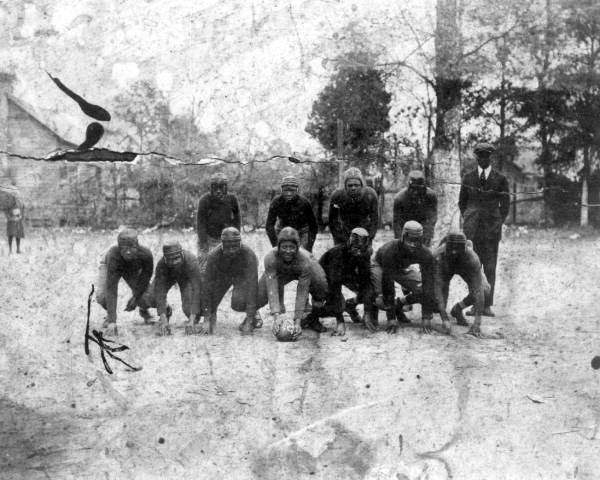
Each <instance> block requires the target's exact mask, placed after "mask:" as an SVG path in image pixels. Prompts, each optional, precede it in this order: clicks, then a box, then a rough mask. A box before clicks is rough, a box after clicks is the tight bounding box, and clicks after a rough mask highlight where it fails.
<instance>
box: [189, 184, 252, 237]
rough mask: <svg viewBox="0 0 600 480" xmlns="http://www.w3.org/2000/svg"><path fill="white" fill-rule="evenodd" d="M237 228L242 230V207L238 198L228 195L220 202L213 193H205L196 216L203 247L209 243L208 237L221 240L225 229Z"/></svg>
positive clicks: (197, 230)
mask: <svg viewBox="0 0 600 480" xmlns="http://www.w3.org/2000/svg"><path fill="white" fill-rule="evenodd" d="M227 227H235V228H237V229H238V230H240V227H241V220H240V207H239V205H238V201H237V198H235V196H234V195H231V194H228V195H226V196H225V198H224V199H223V200H219V199H218V198H217V197H215V196H214V195H212V194H211V193H205V194H204V195H202V197H200V201H199V202H198V213H197V215H196V232H197V233H198V243H199V245H200V246H201V247H203V246H205V245H206V244H207V242H208V237H211V238H213V239H220V238H221V232H222V231H223V229H224V228H227Z"/></svg>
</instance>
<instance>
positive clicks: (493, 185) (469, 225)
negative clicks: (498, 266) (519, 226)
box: [458, 168, 510, 242]
mask: <svg viewBox="0 0 600 480" xmlns="http://www.w3.org/2000/svg"><path fill="white" fill-rule="evenodd" d="M458 207H459V208H460V213H461V214H462V217H463V231H464V232H465V235H466V236H467V238H468V239H470V240H473V239H475V238H478V239H483V240H488V241H496V242H498V241H500V238H501V237H502V224H503V223H504V220H505V219H506V216H507V215H508V211H509V208H510V196H509V194H508V181H507V180H506V177H505V176H504V175H502V174H501V173H500V172H497V171H496V170H494V169H493V168H492V170H491V171H490V174H489V176H488V178H487V180H486V182H485V185H484V186H483V188H482V187H481V186H480V181H479V173H478V170H477V168H476V169H475V170H473V171H471V172H469V173H467V174H466V175H465V176H464V177H463V179H462V184H461V187H460V194H459V199H458Z"/></svg>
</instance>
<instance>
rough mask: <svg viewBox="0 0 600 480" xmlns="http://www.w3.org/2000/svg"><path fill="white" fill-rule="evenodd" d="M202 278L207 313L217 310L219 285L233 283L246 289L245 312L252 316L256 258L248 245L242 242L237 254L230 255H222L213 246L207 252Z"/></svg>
mask: <svg viewBox="0 0 600 480" xmlns="http://www.w3.org/2000/svg"><path fill="white" fill-rule="evenodd" d="M204 279H205V282H204V284H205V285H204V291H205V293H206V302H207V305H206V307H207V310H208V313H209V314H211V313H214V312H216V311H217V307H218V305H215V304H214V303H215V299H216V298H217V297H218V295H217V294H216V293H217V291H219V290H221V289H222V288H221V285H224V284H225V285H227V286H229V285H232V284H233V285H234V288H244V289H245V290H246V294H247V295H246V314H247V315H248V316H249V317H251V318H254V314H255V313H256V294H257V289H258V259H257V258H256V254H255V253H254V252H253V251H252V249H251V248H250V247H248V246H247V245H244V244H243V243H242V244H241V247H240V251H239V252H238V253H237V255H235V256H231V257H228V256H227V255H224V254H223V249H222V248H220V247H219V248H214V249H213V250H212V251H211V252H210V253H209V254H208V259H207V261H206V272H205V277H204ZM225 291H226V289H225ZM219 300H220V298H219Z"/></svg>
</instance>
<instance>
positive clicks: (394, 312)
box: [365, 220, 448, 333]
mask: <svg viewBox="0 0 600 480" xmlns="http://www.w3.org/2000/svg"><path fill="white" fill-rule="evenodd" d="M422 238H423V227H422V226H421V224H420V223H419V222H415V221H412V220H411V221H408V222H406V223H405V224H404V227H403V228H402V237H401V238H399V239H397V240H391V241H389V242H387V243H386V244H384V245H383V246H382V247H380V248H379V250H377V252H376V253H375V255H374V256H373V260H372V263H371V278H372V281H373V288H374V289H375V295H376V298H375V305H376V306H377V307H378V308H382V309H384V310H385V311H386V315H387V319H388V327H387V332H388V333H396V331H397V330H398V326H399V320H400V321H402V322H403V323H407V322H408V320H407V319H406V317H404V313H402V308H401V307H402V305H399V307H400V308H396V305H395V301H394V297H395V287H394V282H396V283H399V284H400V285H401V286H402V287H403V288H404V289H406V290H407V291H408V292H409V293H408V294H407V295H406V297H405V299H404V304H413V303H420V304H421V328H422V330H423V332H424V333H430V332H431V319H432V318H433V307H434V283H433V254H432V253H431V250H429V249H428V248H427V247H425V246H424V245H423V244H422ZM415 264H417V265H419V267H420V270H421V271H420V273H419V272H417V271H415V270H412V269H410V268H409V267H410V266H411V265H415ZM375 322H376V319H374V318H371V317H370V316H369V315H365V326H366V327H367V328H368V329H369V330H371V331H375V330H376V323H375ZM444 329H445V331H448V328H447V325H446V326H445V327H444Z"/></svg>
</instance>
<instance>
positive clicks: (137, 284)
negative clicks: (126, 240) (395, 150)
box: [105, 245, 154, 322]
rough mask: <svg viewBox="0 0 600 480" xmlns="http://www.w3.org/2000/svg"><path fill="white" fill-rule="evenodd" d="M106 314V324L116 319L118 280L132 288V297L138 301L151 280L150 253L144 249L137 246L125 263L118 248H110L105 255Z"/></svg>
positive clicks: (151, 259) (151, 263) (151, 260)
mask: <svg viewBox="0 0 600 480" xmlns="http://www.w3.org/2000/svg"><path fill="white" fill-rule="evenodd" d="M105 262H106V290H105V295H106V313H107V316H108V318H107V320H108V322H115V321H116V318H117V294H118V286H119V280H120V279H121V278H124V279H125V280H126V281H127V283H128V284H130V286H131V287H132V295H133V296H134V297H135V298H136V299H140V298H141V297H142V295H143V294H144V292H145V291H146V288H147V287H148V284H149V283H150V279H151V278H152V268H153V267H154V260H153V258H152V252H151V251H150V250H149V249H147V248H146V247H142V246H138V247H137V250H136V254H135V257H134V258H133V259H132V260H130V261H125V259H124V258H123V257H122V256H121V253H120V252H119V247H118V246H116V245H115V246H114V247H111V248H110V249H109V250H108V252H107V253H106V257H105Z"/></svg>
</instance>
